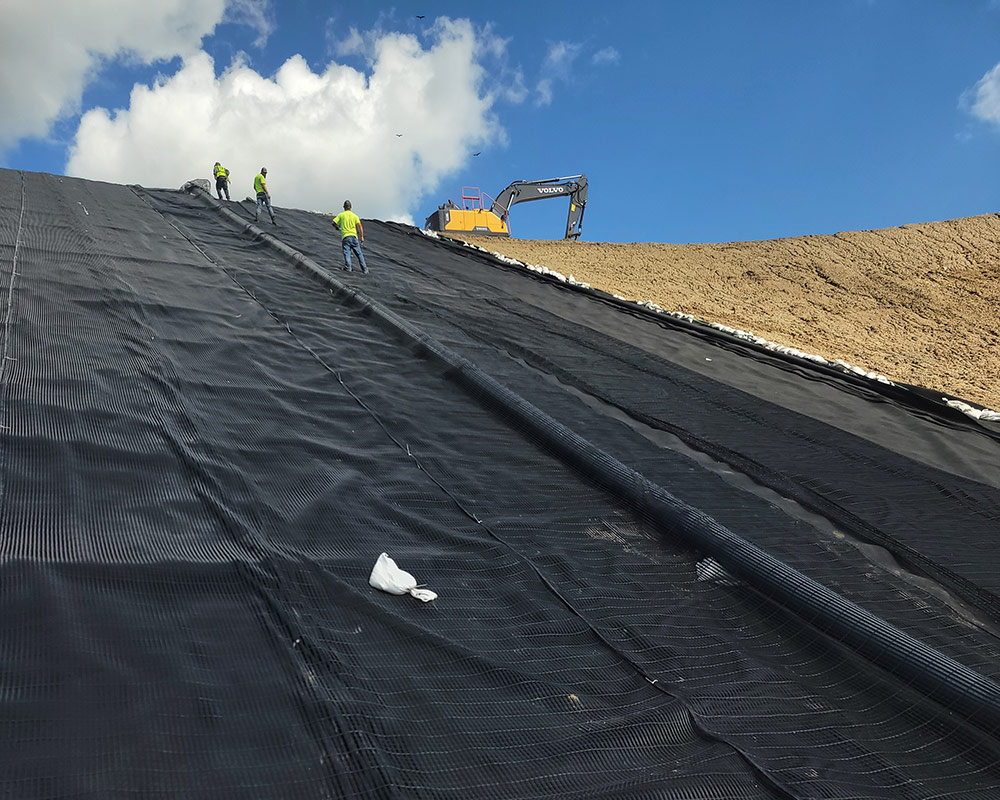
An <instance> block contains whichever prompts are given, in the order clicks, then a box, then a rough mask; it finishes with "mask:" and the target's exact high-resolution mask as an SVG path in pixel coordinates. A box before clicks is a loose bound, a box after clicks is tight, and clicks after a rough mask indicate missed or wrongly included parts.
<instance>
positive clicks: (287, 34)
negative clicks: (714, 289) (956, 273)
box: [0, 0, 1000, 243]
mask: <svg viewBox="0 0 1000 800" xmlns="http://www.w3.org/2000/svg"><path fill="white" fill-rule="evenodd" d="M80 5H81V6H86V5H90V4H80ZM133 6H140V8H138V9H135V8H133ZM8 7H10V8H11V9H12V10H11V11H10V12H8ZM70 7H71V6H68V5H67V4H66V3H60V2H58V0H32V1H31V2H28V0H5V16H8V18H9V19H12V20H13V22H12V23H11V24H8V25H6V26H5V28H4V31H3V32H0V64H2V66H3V70H2V73H3V75H5V76H6V77H4V78H0V101H2V102H0V107H2V108H4V109H5V113H4V115H3V117H4V118H6V120H7V122H2V121H0V165H2V166H5V167H10V168H15V169H25V170H38V171H45V172H53V173H59V174H73V175H80V176H82V177H89V178H95V179H102V180H112V181H115V182H123V183H124V182H136V183H142V184H144V185H150V186H172V187H177V186H180V185H181V184H182V183H183V182H184V181H185V180H187V179H189V178H192V177H199V176H202V177H207V176H208V175H209V174H210V170H211V166H212V164H213V163H214V161H215V160H221V161H222V162H223V163H224V164H226V165H227V166H230V167H231V168H234V177H233V189H234V195H235V196H236V197H242V196H245V194H246V193H247V191H248V184H249V182H250V181H252V177H253V173H255V172H256V170H257V168H258V167H259V166H261V165H263V164H267V165H268V168H269V180H270V184H271V189H272V193H273V195H274V201H275V203H276V204H277V205H278V206H282V205H286V206H294V207H300V208H308V209H311V210H330V209H335V208H337V207H339V205H340V203H341V202H342V200H343V199H344V198H345V197H350V198H352V200H353V202H354V205H355V208H356V209H357V210H358V211H359V212H360V213H361V214H362V216H374V217H381V218H394V219H408V220H412V221H414V222H416V223H418V224H422V222H423V219H424V217H426V216H427V215H428V214H430V213H431V212H432V211H433V210H434V208H436V206H437V204H438V203H440V202H443V201H444V200H446V199H449V198H452V199H457V198H458V196H459V194H460V193H461V187H462V186H464V185H473V186H479V187H481V188H482V189H483V190H485V191H487V192H488V193H490V194H494V195H495V194H496V193H497V192H498V191H499V190H500V189H502V188H503V187H504V186H506V185H507V184H509V183H510V182H511V181H513V180H516V179H528V180H531V179H539V178H549V177H554V176H563V175H571V174H576V173H579V172H584V173H586V174H587V176H588V179H589V182H590V201H589V203H588V206H587V211H586V216H585V219H584V224H583V238H584V239H585V240H590V241H598V240H600V241H661V242H676V243H685V242H703V241H739V240H749V239H764V238H774V237H781V236H799V235H806V234H819V233H834V232H837V231H841V230H860V229H869V228H879V227H889V226H894V225H901V224H905V223H911V222H925V221H931V220H939V219H948V218H954V217H962V216H971V215H975V214H982V213H988V212H994V211H997V210H1000V70H996V68H997V66H998V64H1000V3H998V2H996V0H825V2H823V3H808V2H801V0H758V1H757V2H747V1H746V0H713V1H712V2H698V3H695V2H689V0H684V1H683V2H680V1H678V2H671V1H668V0H664V1H663V2H631V0H623V2H618V3H607V2H586V1H584V2H572V3H571V2H561V1H560V0H551V1H549V2H523V0H512V1H511V2H506V3H503V4H484V3H477V4H466V3H463V4H458V3H447V2H417V3H407V4H405V5H397V6H389V5H382V4H377V3H357V4H346V3H337V2H329V0H323V1H322V2H321V1H320V0H280V2H275V1H272V0H147V2H145V3H143V4H136V3H134V2H133V0H106V1H105V2H104V3H103V4H102V8H103V9H104V11H103V12H101V13H100V14H98V13H97V12H94V11H92V10H85V11H79V10H73V11H69V8H70ZM54 10H55V13H54ZM418 14H420V15H423V17H424V19H422V20H421V19H417V15H418ZM81 15H83V16H81ZM61 28H65V30H61ZM994 70H996V71H994ZM25 75H29V76H32V77H31V78H25V77H24V76H25ZM477 152H478V153H480V155H478V156H474V155H473V154H474V153H477ZM566 210H567V209H566V204H565V202H564V201H562V200H551V201H548V200H546V201H543V202H537V203H531V204H524V205H520V206H517V207H515V209H514V210H513V212H512V227H513V231H514V234H515V235H516V236H519V237H524V238H553V239H554V238H559V237H560V236H561V233H562V230H563V226H564V224H565V217H566Z"/></svg>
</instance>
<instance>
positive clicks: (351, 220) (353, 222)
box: [331, 200, 368, 275]
mask: <svg viewBox="0 0 1000 800" xmlns="http://www.w3.org/2000/svg"><path fill="white" fill-rule="evenodd" d="M331 224H332V225H333V227H334V228H336V229H337V230H339V231H340V243H341V244H342V245H343V247H344V264H345V265H346V266H345V267H344V269H345V270H347V271H348V272H353V271H354V270H352V269H351V251H352V250H353V251H354V253H355V254H356V255H357V257H358V263H359V264H360V265H361V271H362V272H363V273H365V274H366V275H367V274H368V266H367V265H366V264H365V255H364V253H362V252H361V245H362V244H363V243H364V241H365V229H364V226H363V225H362V224H361V220H360V219H358V215H357V214H355V213H354V212H353V211H351V201H350V200H345V201H344V210H343V211H341V212H340V213H339V214H337V216H335V217H334V218H333V222H332V223H331Z"/></svg>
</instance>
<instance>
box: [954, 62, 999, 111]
mask: <svg viewBox="0 0 1000 800" xmlns="http://www.w3.org/2000/svg"><path fill="white" fill-rule="evenodd" d="M962 104H963V105H964V106H966V107H967V108H968V110H969V112H970V113H971V114H972V115H973V116H975V117H978V118H979V119H981V120H983V121H984V122H990V123H992V124H994V125H998V126H1000V64H997V65H996V66H995V67H993V69H991V70H990V71H989V72H987V73H986V74H985V75H984V76H983V77H982V78H980V80H979V82H978V83H977V84H976V85H975V86H974V87H972V89H970V90H968V91H967V92H966V93H965V94H964V95H963V96H962Z"/></svg>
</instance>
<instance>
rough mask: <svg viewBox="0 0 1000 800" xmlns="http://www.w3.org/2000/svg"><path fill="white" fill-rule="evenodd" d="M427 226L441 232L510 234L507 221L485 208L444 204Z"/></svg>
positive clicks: (481, 234) (482, 234)
mask: <svg viewBox="0 0 1000 800" xmlns="http://www.w3.org/2000/svg"><path fill="white" fill-rule="evenodd" d="M426 227H427V228H429V229H430V230H434V231H440V232H441V233H472V234H476V235H479V236H510V230H508V228H507V223H506V222H504V221H503V220H502V219H500V217H498V216H497V215H496V214H494V213H493V212H492V211H489V210H487V209H485V208H449V207H448V206H446V205H444V206H441V207H440V208H438V210H437V211H435V212H434V213H433V214H431V216H430V217H428V218H427V223H426Z"/></svg>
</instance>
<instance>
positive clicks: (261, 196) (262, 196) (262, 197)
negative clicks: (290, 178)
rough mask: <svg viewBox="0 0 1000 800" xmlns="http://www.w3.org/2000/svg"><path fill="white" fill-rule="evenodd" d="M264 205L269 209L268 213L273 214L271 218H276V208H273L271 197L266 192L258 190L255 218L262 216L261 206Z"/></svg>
mask: <svg viewBox="0 0 1000 800" xmlns="http://www.w3.org/2000/svg"><path fill="white" fill-rule="evenodd" d="M261 206H264V207H265V208H266V209H267V213H268V214H270V215H271V219H272V220H273V219H274V209H273V208H271V198H270V197H269V196H268V195H267V193H265V192H257V213H256V214H254V219H255V220H256V219H259V218H260V207H261Z"/></svg>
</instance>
